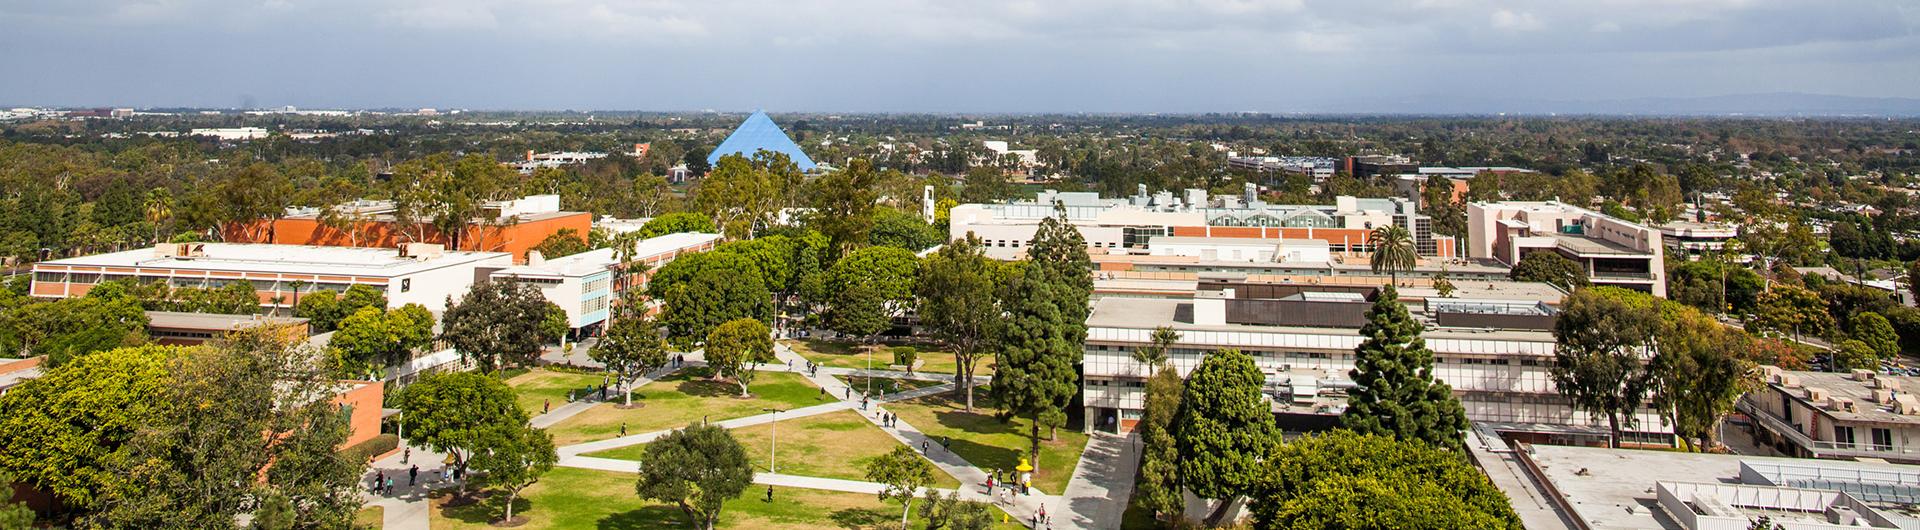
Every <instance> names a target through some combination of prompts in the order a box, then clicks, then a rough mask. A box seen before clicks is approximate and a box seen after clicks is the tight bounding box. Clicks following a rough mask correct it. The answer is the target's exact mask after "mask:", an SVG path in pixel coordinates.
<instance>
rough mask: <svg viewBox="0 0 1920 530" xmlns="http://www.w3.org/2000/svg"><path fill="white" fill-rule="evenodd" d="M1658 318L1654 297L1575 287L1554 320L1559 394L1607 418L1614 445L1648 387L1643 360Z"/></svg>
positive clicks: (1553, 373)
mask: <svg viewBox="0 0 1920 530" xmlns="http://www.w3.org/2000/svg"><path fill="white" fill-rule="evenodd" d="M1659 324H1660V316H1659V314H1658V310H1657V309H1655V308H1654V303H1653V298H1652V297H1651V296H1648V295H1646V294H1644V293H1638V292H1634V291H1628V290H1625V289H1621V288H1618V287H1592V288H1587V289H1581V290H1578V291H1574V292H1573V294H1572V295H1571V296H1568V297H1567V299H1566V301H1565V302H1562V303H1561V309H1560V317H1559V318H1557V319H1555V320H1554V323H1553V336H1554V339H1555V342H1557V343H1558V345H1557V346H1556V347H1555V348H1554V355H1553V369H1552V370H1551V376H1552V378H1553V384H1554V386H1555V387H1556V388H1557V389H1558V390H1559V392H1560V395H1562V396H1566V397H1567V398H1569V399H1571V400H1573V404H1574V406H1575V407H1578V408H1580V409H1584V410H1586V411H1587V413H1588V414H1591V415H1593V416H1594V417H1596V418H1599V417H1604V418H1606V419H1607V428H1608V430H1609V432H1611V433H1612V434H1613V440H1612V445H1613V447H1619V446H1620V435H1621V432H1622V428H1623V427H1625V428H1632V427H1633V426H1635V425H1636V424H1637V423H1638V422H1637V421H1636V420H1635V417H1634V414H1633V411H1634V410H1636V409H1639V408H1640V407H1641V405H1642V404H1643V403H1644V402H1645V401H1646V396H1647V392H1648V389H1649V386H1650V385H1651V377H1649V374H1648V372H1647V367H1646V363H1645V360H1646V358H1647V357H1648V356H1649V355H1650V352H1651V350H1653V344H1654V342H1653V338H1654V333H1655V332H1656V331H1657V330H1658V329H1659Z"/></svg>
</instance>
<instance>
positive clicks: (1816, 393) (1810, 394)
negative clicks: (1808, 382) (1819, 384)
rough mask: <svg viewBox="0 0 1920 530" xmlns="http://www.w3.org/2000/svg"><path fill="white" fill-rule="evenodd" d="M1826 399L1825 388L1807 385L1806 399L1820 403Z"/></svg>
mask: <svg viewBox="0 0 1920 530" xmlns="http://www.w3.org/2000/svg"><path fill="white" fill-rule="evenodd" d="M1826 400H1827V389H1824V388H1814V387H1807V401H1812V402H1814V403H1820V402H1824V401H1826Z"/></svg>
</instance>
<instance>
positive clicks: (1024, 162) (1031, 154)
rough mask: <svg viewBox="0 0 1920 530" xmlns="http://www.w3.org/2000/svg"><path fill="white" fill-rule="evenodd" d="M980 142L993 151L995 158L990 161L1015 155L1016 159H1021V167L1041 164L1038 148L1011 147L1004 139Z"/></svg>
mask: <svg viewBox="0 0 1920 530" xmlns="http://www.w3.org/2000/svg"><path fill="white" fill-rule="evenodd" d="M980 144H981V145H983V146H985V147H986V148H987V151H991V152H992V153H993V156H994V160H992V161H990V162H997V161H999V159H1000V158H1003V157H1006V156H1007V155H1013V157H1014V158H1015V159H1017V160H1019V161H1020V167H1023V168H1030V167H1033V166H1036V165H1039V164H1040V151H1039V150H1037V149H1011V148H1009V146H1008V145H1007V142H1006V141H1003V140H986V141H982V142H980Z"/></svg>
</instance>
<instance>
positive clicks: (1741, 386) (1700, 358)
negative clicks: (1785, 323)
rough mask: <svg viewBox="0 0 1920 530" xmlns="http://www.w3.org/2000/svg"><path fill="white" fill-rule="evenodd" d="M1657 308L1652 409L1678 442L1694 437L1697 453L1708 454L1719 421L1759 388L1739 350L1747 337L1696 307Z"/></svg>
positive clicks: (1664, 304)
mask: <svg viewBox="0 0 1920 530" xmlns="http://www.w3.org/2000/svg"><path fill="white" fill-rule="evenodd" d="M1660 306H1661V322H1660V328H1659V331H1658V332H1657V333H1656V337H1655V338H1656V340H1657V341H1658V343H1659V346H1660V351H1659V353H1657V354H1655V355H1654V357H1653V360H1652V362H1651V363H1650V365H1649V366H1648V367H1647V370H1648V372H1649V373H1650V374H1651V375H1652V385H1653V387H1652V389H1651V392H1652V394H1653V405H1654V408H1655V409H1658V410H1659V411H1660V413H1661V414H1662V415H1663V417H1664V419H1665V421H1666V422H1668V423H1669V424H1671V425H1672V426H1673V430H1674V434H1677V435H1679V436H1680V439H1681V440H1682V442H1683V443H1686V444H1689V445H1691V444H1692V443H1693V442H1692V441H1693V440H1694V439H1696V438H1697V439H1699V440H1701V444H1700V445H1699V446H1697V448H1696V449H1697V450H1701V451H1706V450H1711V449H1712V448H1713V447H1714V438H1715V436H1716V434H1717V433H1718V432H1719V431H1720V420H1721V419H1722V418H1725V417H1726V415H1727V414H1728V413H1729V412H1732V411H1733V406H1734V403H1735V402H1737V401H1739V399H1740V396H1742V395H1745V394H1746V393H1747V392H1748V391H1750V390H1753V389H1754V388H1756V387H1757V386H1758V383H1759V381H1758V380H1757V377H1756V374H1755V373H1754V372H1753V363H1751V362H1749V361H1747V360H1746V358H1745V351H1744V350H1746V348H1747V345H1749V344H1751V343H1752V339H1750V338H1748V337H1747V336H1746V334H1745V333H1741V332H1740V331H1738V330H1735V329H1732V328H1728V327H1726V326H1723V325H1721V324H1720V322H1719V321H1717V320H1715V319H1714V318H1713V317H1712V316H1709V315H1707V314H1705V313H1702V312H1700V310H1698V309H1694V308H1692V307H1689V306H1686V305H1684V304H1680V303H1678V302H1661V303H1660Z"/></svg>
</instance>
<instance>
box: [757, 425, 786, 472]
mask: <svg viewBox="0 0 1920 530" xmlns="http://www.w3.org/2000/svg"><path fill="white" fill-rule="evenodd" d="M760 410H761V411H763V412H771V413H773V443H771V444H767V472H768V473H778V471H775V468H774V467H773V466H774V455H776V454H778V453H779V451H780V412H781V411H780V409H760Z"/></svg>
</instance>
